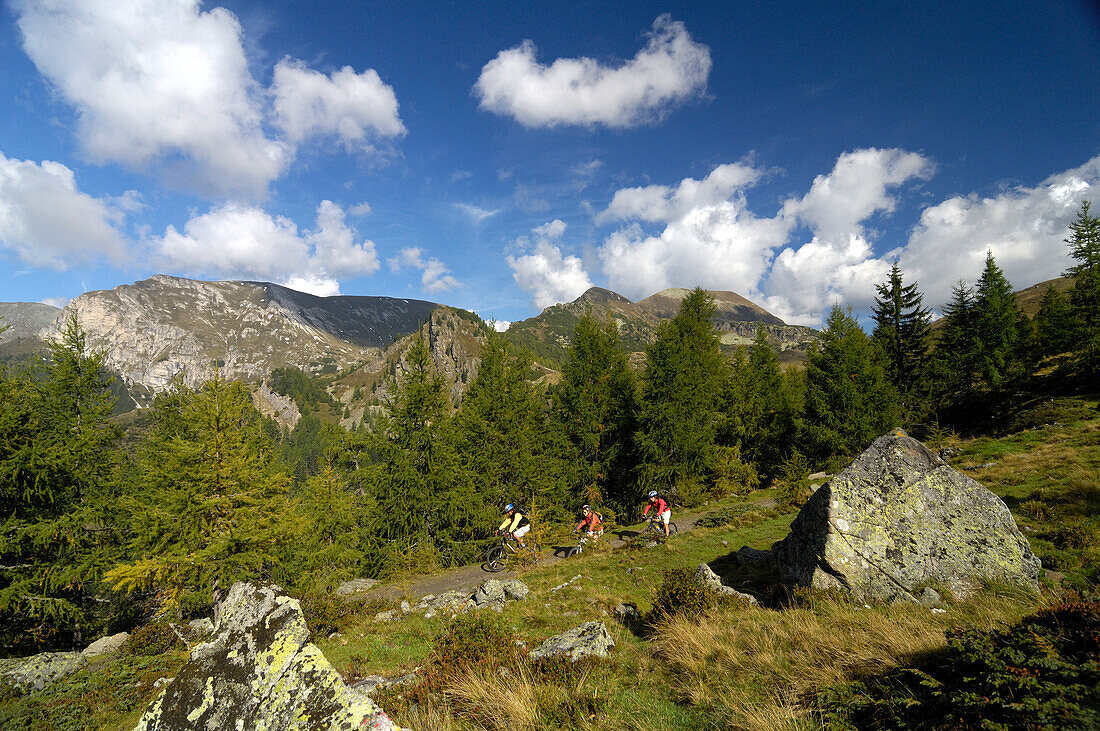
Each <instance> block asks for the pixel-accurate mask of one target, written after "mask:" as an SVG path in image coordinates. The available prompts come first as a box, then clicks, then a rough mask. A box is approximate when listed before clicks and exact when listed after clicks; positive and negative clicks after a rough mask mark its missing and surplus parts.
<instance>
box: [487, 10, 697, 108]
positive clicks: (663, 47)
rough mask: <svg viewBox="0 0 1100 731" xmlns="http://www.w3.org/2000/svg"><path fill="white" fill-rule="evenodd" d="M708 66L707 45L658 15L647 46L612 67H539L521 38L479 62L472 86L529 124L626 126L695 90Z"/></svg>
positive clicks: (562, 63)
mask: <svg viewBox="0 0 1100 731" xmlns="http://www.w3.org/2000/svg"><path fill="white" fill-rule="evenodd" d="M710 67H711V59H710V49H708V48H707V47H706V46H704V45H702V44H700V43H696V42H694V41H692V40H691V36H690V35H689V34H688V32H687V29H686V28H685V27H684V24H683V23H680V22H676V21H673V20H672V18H671V17H670V16H668V15H662V16H660V17H658V18H657V19H656V20H655V21H653V29H652V31H650V32H649V34H648V41H647V42H646V46H645V48H643V49H642V50H640V51H638V53H637V55H635V56H634V58H633V59H631V60H630V61H627V62H626V63H625V64H623V65H621V66H619V67H617V68H612V67H608V66H603V65H601V64H600V63H599V62H598V61H596V60H594V59H591V58H559V59H557V60H556V61H554V62H553V63H552V64H551V65H549V66H545V65H543V64H540V63H538V60H537V51H536V49H535V44H534V43H533V42H531V41H530V40H526V41H524V42H523V43H522V44H520V45H519V46H517V47H515V48H511V49H508V50H506V51H501V52H500V53H499V54H497V57H496V58H494V59H493V60H492V61H490V62H489V63H487V64H485V66H484V68H482V69H481V75H480V76H479V77H478V80H477V83H476V84H475V85H474V89H473V91H474V94H475V95H476V96H477V98H478V99H479V101H480V106H481V108H482V109H485V110H488V111H492V112H496V113H498V114H503V115H507V116H511V117H514V118H515V119H516V120H517V121H518V122H519V123H520V124H523V125H525V126H528V127H555V126H557V125H563V124H565V125H594V124H604V125H607V126H609V127H629V126H632V125H636V124H641V123H645V122H649V121H652V120H656V119H660V118H661V116H662V115H663V114H664V113H665V112H667V111H668V109H670V108H671V107H672V106H673V105H675V104H678V103H681V102H683V101H685V100H687V99H689V98H691V97H694V96H697V95H699V94H701V93H702V92H703V90H704V89H705V88H706V83H707V77H708V76H709V75H710Z"/></svg>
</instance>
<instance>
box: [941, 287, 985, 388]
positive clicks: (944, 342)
mask: <svg viewBox="0 0 1100 731" xmlns="http://www.w3.org/2000/svg"><path fill="white" fill-rule="evenodd" d="M975 320H976V312H975V303H974V292H973V290H971V289H970V287H969V286H968V285H967V284H966V282H964V281H961V280H960V281H959V282H957V283H956V284H955V286H954V287H953V288H952V289H951V301H950V302H949V303H947V304H946V305H945V306H944V308H943V325H942V326H941V327H940V331H939V336H938V338H937V339H936V349H935V351H934V354H933V356H934V367H935V371H936V374H935V378H934V379H933V380H934V381H935V384H936V390H937V391H938V392H939V395H940V396H944V397H954V396H957V395H965V394H968V393H970V392H971V390H972V389H973V388H974V380H975V373H976V368H975V360H976V351H977V347H978V346H977V340H976V338H975Z"/></svg>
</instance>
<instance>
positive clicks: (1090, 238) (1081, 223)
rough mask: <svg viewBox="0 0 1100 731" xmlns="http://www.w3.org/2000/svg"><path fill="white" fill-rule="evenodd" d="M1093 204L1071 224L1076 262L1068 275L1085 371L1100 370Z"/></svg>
mask: <svg viewBox="0 0 1100 731" xmlns="http://www.w3.org/2000/svg"><path fill="white" fill-rule="evenodd" d="M1090 205H1091V204H1090V201H1084V202H1083V203H1082V204H1081V210H1080V211H1078V212H1077V220H1076V221H1074V222H1073V223H1072V224H1070V236H1069V238H1067V239H1066V243H1068V244H1069V246H1070V256H1072V257H1073V258H1074V259H1075V260H1076V261H1077V263H1076V264H1074V265H1073V266H1072V267H1070V268H1069V270H1068V271H1067V272H1066V274H1068V275H1072V276H1073V292H1072V294H1071V295H1070V308H1071V311H1072V313H1073V317H1074V320H1075V322H1076V324H1077V326H1078V330H1077V333H1076V337H1077V346H1076V350H1078V351H1079V352H1080V354H1081V355H1080V361H1081V365H1082V366H1083V367H1084V369H1085V371H1086V372H1093V373H1095V372H1098V371H1100V218H1098V217H1096V216H1093V215H1090V213H1089V208H1090Z"/></svg>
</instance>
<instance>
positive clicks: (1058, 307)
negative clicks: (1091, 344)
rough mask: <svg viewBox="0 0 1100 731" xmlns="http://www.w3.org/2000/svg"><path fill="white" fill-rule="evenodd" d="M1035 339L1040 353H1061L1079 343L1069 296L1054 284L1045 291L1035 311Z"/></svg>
mask: <svg viewBox="0 0 1100 731" xmlns="http://www.w3.org/2000/svg"><path fill="white" fill-rule="evenodd" d="M1034 325H1035V341H1036V348H1037V350H1038V352H1039V354H1040V355H1060V354H1061V353H1066V352H1068V351H1070V350H1073V349H1074V347H1076V344H1077V338H1076V332H1077V323H1076V322H1075V320H1074V317H1073V311H1072V309H1071V308H1070V301H1069V298H1068V297H1066V296H1065V295H1064V294H1062V292H1061V290H1059V289H1058V288H1057V287H1055V286H1054V285H1050V286H1048V287H1047V288H1046V290H1045V291H1044V292H1043V298H1042V299H1041V300H1040V301H1039V311H1038V312H1036V313H1035V321H1034Z"/></svg>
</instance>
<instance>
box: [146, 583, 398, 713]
mask: <svg viewBox="0 0 1100 731" xmlns="http://www.w3.org/2000/svg"><path fill="white" fill-rule="evenodd" d="M308 639H309V629H308V628H307V627H306V621H305V617H304V616H303V615H302V610H301V607H300V606H299V604H298V600H296V599H294V598H292V597H290V596H287V595H286V594H285V593H283V591H282V590H281V589H280V588H279V587H277V586H274V585H269V586H254V585H252V584H245V583H239V584H234V585H233V587H232V588H231V589H230V590H229V594H228V596H227V597H226V599H225V602H224V604H223V605H222V614H221V621H220V622H219V624H218V630H217V634H216V635H215V636H214V638H213V639H211V640H210V641H209V642H206V643H203V644H201V645H197V646H196V647H195V648H193V649H192V650H191V659H190V660H189V661H188V662H187V664H185V665H184V666H183V667H182V668H180V671H179V673H178V674H177V675H176V677H175V679H173V680H172V681H171V682H170V683H169V684H168V686H167V687H166V688H165V689H164V692H163V693H161V695H160V696H159V697H158V698H157V699H156V700H155V701H154V702H153V704H152V705H151V706H150V707H149V709H148V710H146V712H145V714H144V715H143V716H142V717H141V720H140V721H138V724H137V726H136V727H135V731H146V730H148V731H153V730H157V731H166V730H168V729H180V730H181V731H182V729H205V730H207V731H214V730H215V729H234V728H237V729H246V728H247V729H258V728H266V729H286V730H288V731H290V730H294V731H307V729H320V728H325V729H339V728H344V729H353V728H372V729H379V730H380V731H395V730H396V728H397V727H396V726H395V725H394V724H393V722H392V721H391V720H390V719H389V717H388V716H387V715H386V713H385V712H384V711H383V710H382V709H381V708H379V707H378V706H377V705H376V704H375V703H374V702H373V701H371V700H370V699H369V698H367V697H366V696H365V695H362V694H360V693H355V692H354V691H352V690H350V689H349V688H348V687H347V686H346V685H345V684H344V681H343V679H342V678H341V677H340V674H339V673H337V672H336V670H335V669H334V668H333V667H332V666H331V665H330V664H329V663H328V661H327V660H326V659H325V656H324V655H323V654H322V653H321V651H320V650H318V649H317V647H316V646H315V645H313V644H311V643H308V642H307V640H308Z"/></svg>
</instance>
